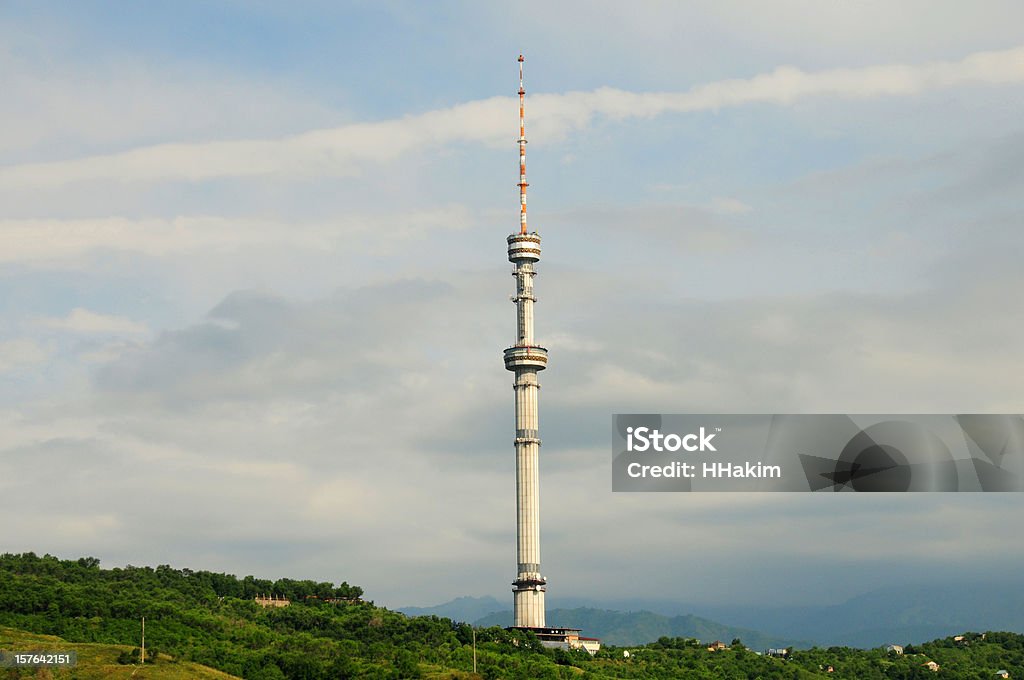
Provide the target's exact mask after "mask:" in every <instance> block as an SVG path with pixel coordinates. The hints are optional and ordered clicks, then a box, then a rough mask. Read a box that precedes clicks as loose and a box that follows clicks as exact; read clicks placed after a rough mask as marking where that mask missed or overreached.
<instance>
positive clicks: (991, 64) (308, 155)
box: [0, 47, 1024, 185]
mask: <svg viewBox="0 0 1024 680" xmlns="http://www.w3.org/2000/svg"><path fill="white" fill-rule="evenodd" d="M1020 82H1024V47H1017V48H1013V49H1008V50H1001V51H991V52H978V53H974V54H971V55H969V56H967V57H964V58H963V59H961V60H959V61H935V62H930V63H924V64H889V65H881V66H869V67H863V68H845V69H830V70H824V71H817V72H808V71H804V70H802V69H799V68H795V67H789V66H783V67H779V68H777V69H775V70H773V71H771V72H769V73H764V74H761V75H757V76H754V77H752V78H747V79H730V80H722V81H717V82H713V83H708V84H705V85H700V86H697V87H694V88H692V89H690V90H688V91H686V92H640V93H637V92H628V91H624V90H620V89H614V88H609V87H602V88H598V89H596V90H593V91H590V92H569V93H565V94H539V95H534V96H532V97H530V103H529V111H530V114H529V119H530V128H531V132H532V134H535V135H537V136H540V137H544V138H548V139H549V140H550V139H554V138H559V137H562V136H564V135H565V134H567V133H569V132H571V131H573V130H578V129H581V128H584V127H586V126H587V125H589V124H590V123H591V122H592V120H593V119H594V118H595V117H596V116H604V117H607V118H609V119H612V120H625V119H631V118H641V119H642V118H652V117H655V116H660V115H663V114H666V113H689V112H697V111H717V110H719V109H724V108H731V107H738V106H744V105H748V104H754V103H767V104H776V105H783V106H785V105H789V104H792V103H794V102H796V101H797V100H800V99H803V98H806V97H836V98H840V99H866V98H872V97H884V96H907V95H915V94H919V93H922V92H925V91H929V90H937V89H945V88H950V87H956V86H960V85H967V84H983V85H1003V84H1010V83H1020ZM514 111H515V106H514V104H513V102H512V100H511V99H510V98H508V97H491V98H489V99H484V100H478V101H472V102H468V103H465V104H459V105H457V106H453V107H450V108H445V109H438V110H435V111H429V112H426V113H422V114H418V115H410V116H406V117H404V118H399V119H393V120H386V121H381V122H376V123H357V124H351V125H345V126H342V127H336V128H329V129H321V130H313V131H310V132H305V133H301V134H296V135H291V136H287V137H282V138H277V139H248V140H233V141H215V142H207V143H166V144H158V145H154V146H145V147H140V148H136V149H132V150H129V151H124V152H120V153H114V154H108V155H100V156H91V157H85V158H80V159H74V160H64V161H55V162H42V163H25V164H20V165H11V166H7V167H4V168H0V182H2V183H6V184H14V185H21V184H28V185H62V184H66V183H69V182H83V181H94V180H115V181H157V180H183V181H202V180H208V179H212V178H217V177H253V176H260V175H284V176H295V177H318V176H324V175H336V176H346V175H353V174H358V173H359V172H360V169H361V168H362V166H364V165H365V164H368V163H383V162H387V161H392V160H394V159H396V158H398V157H400V156H402V155H403V154H407V153H410V152H414V151H418V150H422V149H426V148H431V147H437V146H443V145H448V144H455V143H478V144H480V143H482V144H487V145H496V144H499V143H501V142H503V141H507V140H508V138H509V133H508V131H509V130H514V129H515V128H514V120H513V116H514Z"/></svg>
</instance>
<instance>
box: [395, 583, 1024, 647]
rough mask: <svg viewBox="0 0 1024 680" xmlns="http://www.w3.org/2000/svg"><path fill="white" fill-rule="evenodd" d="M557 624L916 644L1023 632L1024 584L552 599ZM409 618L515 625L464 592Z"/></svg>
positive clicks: (635, 640) (643, 636) (635, 638)
mask: <svg viewBox="0 0 1024 680" xmlns="http://www.w3.org/2000/svg"><path fill="white" fill-rule="evenodd" d="M549 602H550V604H552V605H554V606H553V607H552V608H550V609H549V610H548V621H549V622H550V623H552V624H555V625H559V626H566V627H573V628H583V629H584V635H591V636H593V637H600V638H602V639H604V640H606V641H607V642H609V643H613V644H625V645H631V644H643V643H646V642H651V641H654V640H657V639H658V638H659V637H661V636H668V637H697V638H699V639H701V640H705V641H711V640H714V639H720V640H723V641H724V642H729V641H730V640H732V639H733V638H740V639H741V640H743V642H744V644H746V645H747V646H748V647H751V648H753V649H762V648H764V647H777V646H790V645H795V646H797V647H809V646H811V645H819V646H832V645H843V646H850V647H862V648H870V647H876V646H880V645H886V644H889V643H897V644H914V643H919V642H924V641H927V640H931V639H934V638H938V637H943V636H946V635H952V634H956V633H960V632H963V631H968V630H976V631H980V630H1004V631H1010V632H1018V633H1024V582H1022V581H1019V580H1018V581H1011V580H1007V581H1003V582H998V583H992V582H989V583H968V582H965V583H948V584H942V585H921V586H913V587H899V588H897V587H891V588H882V589H878V590H873V591H870V592H868V593H864V594H862V595H858V596H856V597H852V598H850V599H848V600H846V601H845V602H842V603H840V604H830V605H810V606H756V605H743V606H739V605H711V604H695V603H686V602H679V601H669V600H642V599H634V600H617V601H598V600H591V599H584V598H563V599H557V600H555V599H552V600H549ZM399 611H402V612H403V613H405V614H407V615H409V616H421V615H436V616H443V617H447V618H451V619H454V620H458V621H466V622H469V623H474V624H476V625H484V626H489V625H499V626H507V625H511V622H512V613H511V611H510V610H509V609H508V605H507V603H504V602H500V601H499V600H497V599H495V598H493V597H460V598H457V599H455V600H452V601H450V602H446V603H444V604H441V605H438V606H436V607H404V608H401V609H400V610H399Z"/></svg>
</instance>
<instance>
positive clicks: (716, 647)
mask: <svg viewBox="0 0 1024 680" xmlns="http://www.w3.org/2000/svg"><path fill="white" fill-rule="evenodd" d="M723 649H729V648H728V647H727V646H726V645H725V643H724V642H722V641H721V640H715V641H714V642H712V643H711V644H710V645H708V651H709V652H718V651H721V650H723Z"/></svg>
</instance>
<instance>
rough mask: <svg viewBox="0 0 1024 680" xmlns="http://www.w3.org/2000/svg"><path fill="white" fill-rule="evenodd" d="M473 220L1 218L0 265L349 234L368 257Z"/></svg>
mask: <svg viewBox="0 0 1024 680" xmlns="http://www.w3.org/2000/svg"><path fill="white" fill-rule="evenodd" d="M474 219H475V218H474V216H473V215H472V213H471V212H470V211H469V210H468V209H467V208H466V207H464V206H461V205H441V206H437V207H431V208H426V209H423V210H418V211H413V212H402V213H395V214H383V215H347V216H345V217H343V218H340V219H335V220H332V221H325V222H317V223H305V224H296V223H294V222H283V221H273V220H261V219H251V218H227V217H217V216H209V215H191V216H179V217H173V218H166V219H165V218H143V219H130V218H126V217H102V218H82V219H29V220H12V219H8V220H0V264H2V263H17V264H26V263H41V264H60V263H62V262H66V261H68V260H74V259H76V258H79V257H81V256H83V255H85V254H87V253H89V252H91V251H95V250H101V249H107V250H119V251H129V252H135V253H141V254H144V255H150V256H157V257H159V256H165V255H173V254H183V253H191V252H197V251H206V252H211V251H220V252H226V253H232V254H233V253H236V252H237V250H238V248H240V247H244V246H270V247H273V248H286V249H300V250H321V251H324V250H333V249H335V248H345V247H348V244H347V243H346V242H345V239H351V238H353V237H358V238H360V239H361V240H360V247H361V248H362V249H363V250H364V251H369V252H371V253H376V252H380V251H382V250H386V249H388V248H389V244H391V243H392V242H394V241H404V240H406V239H415V238H421V237H423V236H424V235H426V234H427V233H428V232H430V231H436V230H440V229H443V230H453V229H454V230H458V229H465V228H466V227H468V226H469V225H470V224H472V223H473V220H474Z"/></svg>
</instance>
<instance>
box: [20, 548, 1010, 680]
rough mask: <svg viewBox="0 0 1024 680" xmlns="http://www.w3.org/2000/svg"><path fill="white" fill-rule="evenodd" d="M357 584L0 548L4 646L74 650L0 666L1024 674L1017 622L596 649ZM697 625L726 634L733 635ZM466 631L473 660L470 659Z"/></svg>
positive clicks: (156, 670)
mask: <svg viewBox="0 0 1024 680" xmlns="http://www.w3.org/2000/svg"><path fill="white" fill-rule="evenodd" d="M261 593H262V594H269V595H273V596H275V597H277V598H288V600H289V601H290V602H291V603H290V604H289V605H287V606H283V607H267V608H264V607H261V606H260V605H259V604H257V602H255V601H254V599H253V598H254V597H255V596H256V595H257V594H261ZM361 595H362V591H361V589H359V588H358V587H356V586H350V585H348V584H345V583H342V584H341V585H338V586H335V585H333V584H331V583H315V582H313V581H296V580H292V579H279V580H277V581H273V582H271V581H267V580H262V579H257V578H254V577H252V576H247V577H245V578H241V579H240V578H237V577H235V576H233V575H230V574H220V573H213V572H206V571H192V570H190V569H174V568H172V567H169V566H166V565H162V566H159V567H156V568H152V567H125V568H123V569H119V568H115V569H101V568H100V566H99V562H98V560H95V559H92V558H82V559H79V560H60V559H57V558H56V557H51V556H48V555H47V556H44V557H38V556H36V555H34V554H32V553H26V554H23V555H9V554H8V555H0V626H3V628H0V647H4V648H9V649H10V650H11V651H29V650H30V649H32V648H39V647H40V646H42V645H46V646H47V647H46V648H49V649H54V650H56V649H58V648H68V647H67V646H70V649H74V650H75V651H77V652H78V653H79V654H80V661H79V664H78V666H77V667H76V668H75V669H74V670H72V671H67V670H57V671H53V672H50V671H49V670H43V671H40V672H36V671H34V670H28V669H26V670H10V669H8V670H6V671H0V677H4V674H6V677H11V678H18V677H24V678H27V677H41V678H42V677H53V678H64V677H69V678H70V677H74V678H87V679H88V678H99V677H103V678H107V677H110V678H118V677H134V678H145V677H149V678H185V677H188V678H199V679H203V678H214V677H219V678H227V677H231V676H235V677H241V678H247V679H255V680H267V679H281V678H295V679H302V680H328V679H335V678H380V679H385V678H388V679H396V680H404V679H407V678H428V679H435V680H441V679H442V678H445V679H450V680H453V679H456V678H463V679H468V678H478V679H479V678H485V679H487V680H490V679H492V678H493V679H497V678H515V679H522V680H536V679H558V678H565V679H569V678H571V679H573V680H577V679H578V680H590V679H597V678H648V679H653V678H680V677H685V678H736V679H742V678H761V679H762V680H768V679H770V678H786V679H792V680H801V679H804V680H806V679H809V678H856V679H858V680H860V679H863V680H874V679H877V680H903V679H905V678H934V677H944V678H965V679H966V678H969V679H971V680H978V679H982V678H992V677H994V674H995V672H996V671H997V670H1002V669H1006V670H1008V671H1009V672H1010V677H1012V678H1024V636H1022V635H1018V634H1014V633H987V634H984V635H980V634H971V635H967V636H966V637H965V638H964V639H963V640H955V639H953V638H944V639H942V640H937V641H935V642H930V643H925V644H922V645H918V646H917V647H916V648H915V647H908V648H907V650H906V651H907V653H906V654H904V655H900V656H895V655H890V654H887V653H886V652H885V651H884V650H882V649H872V650H858V649H850V648H847V647H830V648H828V649H821V648H812V649H808V650H800V651H795V652H793V653H792V655H791V656H790V658H789V659H787V660H783V659H778V658H769V657H766V656H760V655H758V654H756V653H755V652H753V651H749V650H747V649H746V648H745V647H744V646H743V645H742V644H735V645H732V648H730V649H725V650H721V651H714V652H712V651H708V650H707V649H706V648H705V647H704V646H703V645H700V644H697V643H696V641H694V640H692V639H686V638H685V637H679V636H676V637H671V636H665V637H662V638H660V639H658V640H657V641H656V642H653V643H651V644H648V645H645V646H643V647H637V646H631V647H629V649H628V650H624V649H622V648H616V647H611V646H608V647H605V648H604V649H602V650H601V651H600V652H599V653H598V654H597V655H596V656H594V657H591V656H590V655H588V654H587V653H586V652H582V651H574V652H570V651H565V650H561V649H556V650H552V649H546V648H544V647H542V646H541V645H540V644H539V643H538V641H537V639H536V637H535V636H533V635H532V634H530V633H527V632H522V631H507V630H504V629H503V628H500V627H496V626H494V627H488V628H476V629H474V628H472V627H470V626H469V625H468V624H464V623H455V622H452V621H451V620H450V619H446V618H438V617H435V616H426V617H414V618H409V617H406V616H405V615H403V614H399V613H397V612H392V611H388V610H387V609H383V608H381V607H376V606H374V604H373V603H372V602H365V601H363V600H361V599H359V596H361ZM142 616H145V617H146V649H147V652H149V653H152V652H154V651H156V652H157V656H156V659H155V663H153V664H150V663H148V662H147V665H146V666H145V667H144V668H139V667H136V666H133V665H132V664H131V661H132V659H131V658H130V652H131V650H134V649H135V645H136V643H137V641H138V639H139V633H140V630H139V628H140V625H139V624H140V618H141V617H142ZM581 616H584V617H585V616H586V614H585V613H584V614H583V615H581ZM683 618H685V617H683ZM578 623H586V621H585V620H582V619H581V620H580V621H578ZM687 625H692V626H699V625H704V624H702V623H700V622H699V621H698V622H692V621H691V622H690V623H689V624H687ZM715 625H717V624H715ZM708 632H710V631H708ZM40 636H59V637H40ZM702 637H722V639H723V641H726V642H728V640H724V637H728V636H724V637H723V636H706V635H705V636H702ZM474 639H475V642H476V659H477V668H478V670H479V673H478V674H473V673H472V669H473V658H474V646H473V645H474ZM624 651H628V652H629V655H628V656H626V655H624V653H623V652H624ZM928 661H935V662H936V663H938V664H940V665H941V675H939V676H936V675H934V674H932V671H930V670H928V669H927V668H926V667H925V666H924V664H925V663H926V662H928ZM830 666H831V667H832V668H833V671H834V672H828V670H827V669H828V668H829V667H830ZM213 669H216V670H213ZM133 673H134V675H133Z"/></svg>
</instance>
